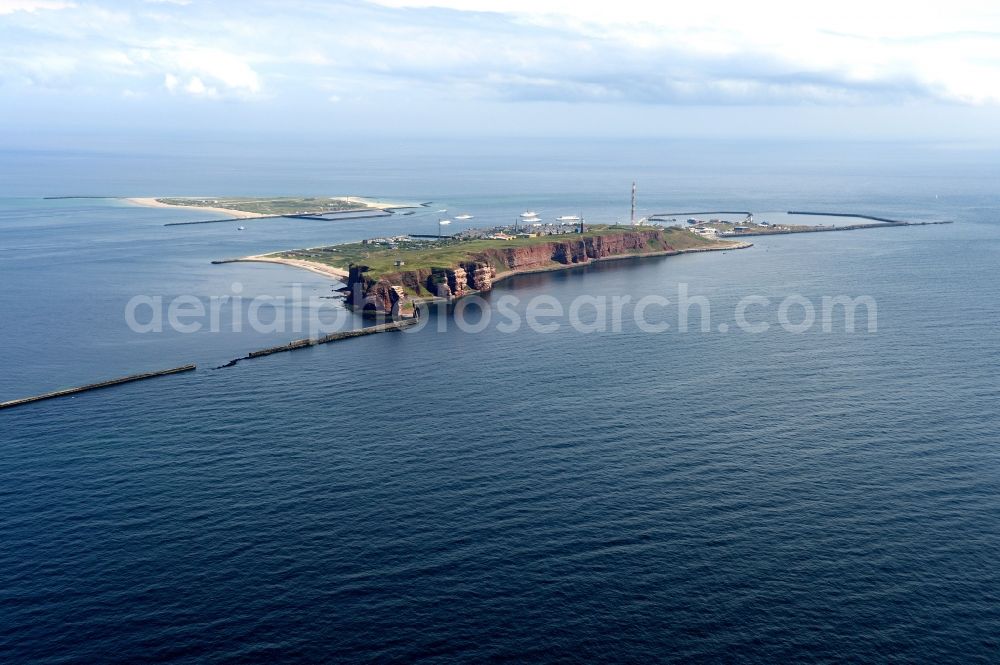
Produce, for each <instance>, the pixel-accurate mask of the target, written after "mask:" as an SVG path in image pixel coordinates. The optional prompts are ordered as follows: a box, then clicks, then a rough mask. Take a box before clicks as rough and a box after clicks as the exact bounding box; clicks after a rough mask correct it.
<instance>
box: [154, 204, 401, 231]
mask: <svg viewBox="0 0 1000 665" xmlns="http://www.w3.org/2000/svg"><path fill="white" fill-rule="evenodd" d="M177 207H178V208H179V209H182V210H183V206H177ZM359 213H360V214H359ZM392 214H393V213H391V212H388V211H386V210H372V209H371V208H363V209H358V210H338V211H336V212H330V213H323V214H319V213H313V214H309V213H302V214H294V215H260V216H259V217H226V218H225V219H203V220H198V221H195V222H168V223H167V224H164V226H192V225H195V224H223V223H230V224H231V223H233V222H237V223H239V224H243V223H244V222H258V221H261V220H264V219H309V220H316V221H321V222H323V221H326V222H331V221H337V220H344V219H367V218H369V217H389V216H391V215H392Z"/></svg>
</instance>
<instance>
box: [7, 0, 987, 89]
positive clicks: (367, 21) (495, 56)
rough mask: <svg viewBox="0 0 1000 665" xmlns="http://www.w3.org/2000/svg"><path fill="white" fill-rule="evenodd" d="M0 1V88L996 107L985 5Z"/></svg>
mask: <svg viewBox="0 0 1000 665" xmlns="http://www.w3.org/2000/svg"><path fill="white" fill-rule="evenodd" d="M188 2H189V0H147V1H146V2H144V3H126V2H114V1H111V0H103V1H102V0H93V1H91V2H88V3H84V4H79V5H76V4H74V3H71V2H59V1H56V0H0V43H3V44H5V45H6V46H5V47H0V90H2V89H3V88H4V87H8V88H10V87H11V86H15V87H20V89H22V90H27V89H29V88H32V87H41V88H59V89H82V90H90V91H97V92H100V91H106V92H107V93H109V95H112V94H113V95H121V94H122V93H123V91H125V90H128V91H130V94H132V93H148V94H157V93H158V94H172V95H173V96H175V97H176V96H184V95H190V96H193V97H200V98H216V99H230V100H233V99H236V100H266V99H272V98H275V97H292V96H301V97H311V96H315V97H316V98H321V99H327V100H329V99H338V100H342V99H345V98H346V97H347V96H348V95H350V96H352V97H356V96H364V95H379V94H398V95H410V94H411V93H412V91H413V90H415V89H420V90H423V91H427V92H429V93H430V94H433V95H437V96H440V97H441V98H449V99H459V100H460V99H479V100H486V101H523V100H531V101H553V102H577V101H585V102H596V103H604V104H646V105H649V104H652V105H691V104H703V105H734V104H744V105H746V104H749V105H789V104H792V105H795V104H808V105H827V106H837V105H855V104H891V103H898V102H909V101H918V102H934V103H942V102H943V103H947V104H963V105H994V104H1000V5H997V4H996V3H995V2H982V1H979V0H952V1H951V2H949V3H947V4H946V5H942V4H940V3H938V4H930V3H925V4H921V3H911V2H906V3H904V2H871V0H867V1H864V2H862V1H860V0H842V1H841V2H838V3H836V4H834V3H822V4H814V3H802V2H790V1H787V0H767V1H763V2H757V3H747V2H736V1H726V2H717V1H716V2H698V3H658V4H657V3H652V2H649V1H648V0H616V2H614V3H608V2H580V1H573V0H504V1H499V0H378V2H371V3H365V2H360V1H358V0H345V1H344V2H333V3H321V2H316V1H312V0H299V1H295V0H292V1H290V2H279V1H278V0H247V1H246V2H241V3H239V4H232V3H223V2H212V1H210V0H205V1H204V2H196V3H191V4H187V3H188Z"/></svg>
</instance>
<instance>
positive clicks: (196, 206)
mask: <svg viewBox="0 0 1000 665" xmlns="http://www.w3.org/2000/svg"><path fill="white" fill-rule="evenodd" d="M126 200H127V201H129V202H130V203H134V204H136V205H141V206H147V207H154V208H187V209H189V210H199V211H202V212H210V213H213V214H217V215H226V216H228V217H231V218H239V219H253V218H257V217H289V216H299V215H329V214H337V213H353V212H366V211H371V210H378V211H385V210H392V209H400V208H411V207H415V206H414V205H413V204H408V203H389V202H385V201H375V200H372V199H368V198H365V197H358V196H325V197H317V196H306V197H295V196H278V197H249V196H244V197H240V196H237V197H224V198H223V197H211V196H208V197H204V196H203V197H159V198H154V197H148V198H142V197H140V198H129V199H126Z"/></svg>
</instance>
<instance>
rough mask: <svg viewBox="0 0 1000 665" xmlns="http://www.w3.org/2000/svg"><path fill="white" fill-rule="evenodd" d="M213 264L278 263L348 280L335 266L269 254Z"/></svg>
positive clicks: (345, 272) (344, 271) (339, 279)
mask: <svg viewBox="0 0 1000 665" xmlns="http://www.w3.org/2000/svg"><path fill="white" fill-rule="evenodd" d="M212 263H277V264H278V265H285V266H291V267H293V268H301V269H302V270H308V271H310V272H314V273H318V274H320V275H323V276H324V277H329V278H331V279H334V280H336V281H338V282H343V281H344V280H345V279H347V276H348V274H349V273H348V272H347V271H346V270H341V269H340V268H334V267H333V266H328V265H326V264H325V263H317V262H315V261H305V260H302V259H283V258H280V257H276V256H271V255H269V254H255V255H252V256H244V257H242V258H239V259H229V260H224V261H212Z"/></svg>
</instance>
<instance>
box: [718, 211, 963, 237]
mask: <svg viewBox="0 0 1000 665" xmlns="http://www.w3.org/2000/svg"><path fill="white" fill-rule="evenodd" d="M798 214H801V213H798ZM820 214H827V213H820ZM841 216H843V217H857V215H841ZM953 223H954V222H951V221H940V222H893V223H891V224H887V223H883V222H879V223H878V224H845V225H844V226H808V227H803V228H795V229H780V230H771V229H767V230H764V229H762V230H760V231H740V232H739V233H720V234H719V236H720V237H723V238H743V237H745V236H779V235H790V234H793V233H826V232H828V231H857V230H859V229H886V228H890V227H895V226H934V225H937V224H953Z"/></svg>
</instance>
